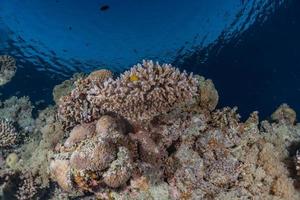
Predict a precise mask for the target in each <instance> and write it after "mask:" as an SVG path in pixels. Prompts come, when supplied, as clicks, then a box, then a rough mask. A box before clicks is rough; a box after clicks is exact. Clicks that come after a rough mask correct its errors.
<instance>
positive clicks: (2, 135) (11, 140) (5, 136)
mask: <svg viewBox="0 0 300 200" xmlns="http://www.w3.org/2000/svg"><path fill="white" fill-rule="evenodd" d="M16 141H17V133H16V129H15V128H14V127H13V125H12V124H11V123H9V122H7V121H5V120H0V147H1V148H4V147H11V146H12V145H14V144H15V143H16Z"/></svg>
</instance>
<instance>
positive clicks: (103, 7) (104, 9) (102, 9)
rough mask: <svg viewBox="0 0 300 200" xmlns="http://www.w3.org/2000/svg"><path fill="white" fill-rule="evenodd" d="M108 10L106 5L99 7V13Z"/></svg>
mask: <svg viewBox="0 0 300 200" xmlns="http://www.w3.org/2000/svg"><path fill="white" fill-rule="evenodd" d="M108 9H109V6H108V5H103V6H101V7H100V10H101V11H106V10H108Z"/></svg>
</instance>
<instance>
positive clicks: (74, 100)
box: [58, 61, 198, 128]
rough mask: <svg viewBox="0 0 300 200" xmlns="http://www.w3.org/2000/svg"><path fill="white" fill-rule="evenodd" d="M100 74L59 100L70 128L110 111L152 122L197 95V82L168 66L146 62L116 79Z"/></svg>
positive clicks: (62, 116)
mask: <svg viewBox="0 0 300 200" xmlns="http://www.w3.org/2000/svg"><path fill="white" fill-rule="evenodd" d="M102 72H103V73H104V74H106V73H105V71H102ZM99 73H100V72H95V73H94V74H93V73H92V74H91V76H90V77H88V78H86V79H81V80H78V81H77V82H76V83H75V86H76V87H75V89H74V90H73V91H72V92H71V93H70V94H69V95H67V96H65V97H63V98H62V100H61V101H60V104H59V109H58V111H59V112H58V115H59V118H60V119H61V121H62V122H63V123H64V124H65V125H66V127H67V128H68V127H73V126H74V125H76V124H79V123H83V122H91V121H93V120H96V119H99V118H100V116H101V115H103V114H104V113H107V112H114V113H117V114H119V115H121V116H123V117H124V118H126V119H127V120H130V121H132V122H140V121H149V120H151V119H153V117H155V116H157V115H160V114H162V113H165V112H168V111H170V110H172V109H173V108H176V107H178V106H180V105H183V104H185V103H187V102H188V101H191V99H192V97H194V96H197V95H198V94H197V91H198V86H197V84H198V82H197V79H196V78H194V77H193V75H192V74H190V75H189V74H187V73H186V72H185V71H184V72H180V71H179V69H177V68H175V67H172V66H171V65H169V64H163V65H160V64H159V63H153V62H152V61H143V63H142V64H138V65H136V66H134V67H132V68H131V69H130V70H129V71H126V72H124V73H123V74H121V76H120V77H119V78H117V79H115V80H114V79H112V78H111V77H106V76H105V78H104V79H103V78H95V77H101V76H99V75H98V74H99ZM133 77H134V78H133Z"/></svg>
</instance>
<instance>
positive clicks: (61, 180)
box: [50, 159, 73, 192]
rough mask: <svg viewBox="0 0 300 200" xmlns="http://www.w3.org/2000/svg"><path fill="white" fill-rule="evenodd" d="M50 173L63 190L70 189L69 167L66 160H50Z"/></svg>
mask: <svg viewBox="0 0 300 200" xmlns="http://www.w3.org/2000/svg"><path fill="white" fill-rule="evenodd" d="M50 174H51V176H52V178H53V179H54V180H55V181H56V182H57V183H58V185H59V186H60V187H61V188H62V189H63V190H64V191H69V192H70V191H72V190H73V183H72V181H71V168H70V164H69V161H68V160H59V159H56V160H52V161H51V162H50Z"/></svg>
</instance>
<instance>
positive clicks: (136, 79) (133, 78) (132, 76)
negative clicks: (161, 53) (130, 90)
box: [130, 75, 139, 82]
mask: <svg viewBox="0 0 300 200" xmlns="http://www.w3.org/2000/svg"><path fill="white" fill-rule="evenodd" d="M138 80H139V77H138V76H137V75H131V76H130V81H132V82H134V81H138Z"/></svg>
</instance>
